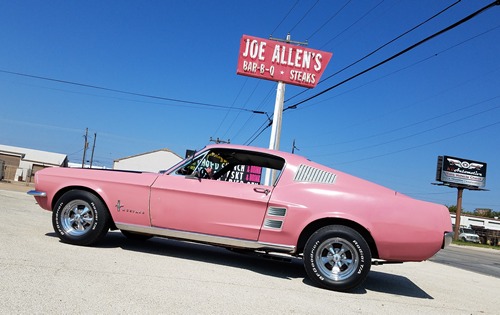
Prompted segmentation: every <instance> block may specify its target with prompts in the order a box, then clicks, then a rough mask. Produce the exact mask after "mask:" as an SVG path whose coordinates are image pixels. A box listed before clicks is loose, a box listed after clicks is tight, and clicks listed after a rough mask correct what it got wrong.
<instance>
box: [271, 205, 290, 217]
mask: <svg viewBox="0 0 500 315" xmlns="http://www.w3.org/2000/svg"><path fill="white" fill-rule="evenodd" d="M267 214H268V215H272V216H275V217H284V216H285V215H286V208H274V207H269V209H267Z"/></svg>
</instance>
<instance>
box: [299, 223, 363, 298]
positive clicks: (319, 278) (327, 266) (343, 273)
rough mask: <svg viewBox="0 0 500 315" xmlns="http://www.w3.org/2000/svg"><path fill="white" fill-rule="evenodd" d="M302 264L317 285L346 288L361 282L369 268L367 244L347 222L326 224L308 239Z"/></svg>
mask: <svg viewBox="0 0 500 315" xmlns="http://www.w3.org/2000/svg"><path fill="white" fill-rule="evenodd" d="M304 267H305V270H306V272H307V275H308V276H309V278H310V279H311V280H312V281H313V282H314V283H316V284H317V285H319V286H321V287H323V288H326V289H330V290H336V291H349V290H351V289H353V288H355V287H357V286H358V285H360V284H361V283H362V282H363V281H364V280H365V278H366V276H367V274H368V272H369V271H370V267H371V252H370V247H369V246H368V244H367V243H366V241H365V240H364V238H363V237H362V236H361V235H360V234H359V233H358V232H356V231H355V230H353V229H351V228H349V227H347V226H342V225H329V226H325V227H323V228H321V229H319V230H317V231H316V232H315V233H314V234H313V235H311V237H310V238H309V240H308V241H307V243H306V246H305V248H304Z"/></svg>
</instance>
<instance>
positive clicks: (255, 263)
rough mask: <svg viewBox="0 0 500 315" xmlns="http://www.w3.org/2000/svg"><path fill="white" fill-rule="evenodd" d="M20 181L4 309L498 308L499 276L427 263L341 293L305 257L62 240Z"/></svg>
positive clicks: (2, 248)
mask: <svg viewBox="0 0 500 315" xmlns="http://www.w3.org/2000/svg"><path fill="white" fill-rule="evenodd" d="M3 184H4V183H2V185H3ZM14 186H15V189H14V188H12V189H10V188H9V187H7V188H6V187H5V185H3V186H0V240H1V241H0V279H1V280H0V291H1V295H2V298H1V299H0V313H2V314H28V313H29V314H32V313H39V314H49V313H50V314H67V313H70V312H71V313H74V314H133V313H141V314H194V313H199V314H259V313H260V314H316V315H317V314H334V313H344V314H352V313H354V314H498V313H499V311H498V301H499V292H500V279H498V278H494V277H488V276H484V275H480V274H476V273H472V272H468V271H464V270H460V269H457V268H453V267H449V266H446V265H441V264H438V263H434V262H430V261H427V262H422V263H406V264H400V265H385V266H373V267H372V271H371V273H370V274H369V276H368V279H367V281H366V282H365V283H364V285H363V286H362V287H361V288H359V289H357V290H356V291H355V292H353V293H339V292H332V291H327V290H323V289H319V288H317V287H315V286H313V285H312V284H311V282H310V281H308V279H307V278H306V274H305V272H304V269H303V267H302V263H301V261H300V260H295V261H292V262H291V263H284V262H278V261H270V260H265V259H261V258H258V257H254V256H247V255H239V254H235V253H232V252H230V251H227V250H225V249H221V248H216V247H211V246H205V245H198V244H192V243H182V242H176V241H172V240H166V239H158V238H154V239H152V240H149V241H147V242H144V243H139V242H132V241H130V240H127V239H125V238H124V237H123V236H122V235H121V234H120V233H119V232H110V233H108V236H107V238H106V239H105V241H104V242H103V243H102V244H100V245H99V246H97V247H79V246H72V245H67V244H63V243H61V242H59V239H58V238H57V237H56V236H55V234H54V233H53V230H52V225H51V213H50V212H47V211H44V210H42V209H41V208H39V207H38V206H37V205H36V204H35V201H34V199H33V198H32V197H30V196H28V195H26V194H25V191H27V190H29V189H31V187H26V186H25V185H24V187H23V185H20V186H21V188H20V187H19V185H14Z"/></svg>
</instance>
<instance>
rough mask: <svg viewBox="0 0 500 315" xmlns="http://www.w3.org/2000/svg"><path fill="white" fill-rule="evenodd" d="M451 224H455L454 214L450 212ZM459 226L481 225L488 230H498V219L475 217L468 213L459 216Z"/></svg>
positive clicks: (499, 223) (499, 221)
mask: <svg viewBox="0 0 500 315" xmlns="http://www.w3.org/2000/svg"><path fill="white" fill-rule="evenodd" d="M450 217H451V224H455V219H456V214H455V213H450ZM460 226H462V227H468V228H470V227H472V226H475V227H483V228H485V229H489V230H497V231H498V230H500V220H498V219H492V218H483V217H475V216H468V215H461V216H460Z"/></svg>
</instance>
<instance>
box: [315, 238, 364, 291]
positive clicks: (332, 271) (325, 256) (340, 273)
mask: <svg viewBox="0 0 500 315" xmlns="http://www.w3.org/2000/svg"><path fill="white" fill-rule="evenodd" d="M315 261H316V266H317V267H318V269H319V271H320V272H321V274H322V275H323V276H325V277H326V278H328V279H331V280H334V281H342V280H345V279H347V278H349V277H350V276H352V274H354V273H355V272H356V269H357V268H358V265H359V254H358V252H357V250H356V248H355V247H354V246H353V245H352V244H351V243H349V242H348V241H346V240H345V239H342V238H338V237H335V238H330V239H327V240H326V241H324V242H322V243H321V244H320V245H319V247H318V250H317V251H316V255H315Z"/></svg>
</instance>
